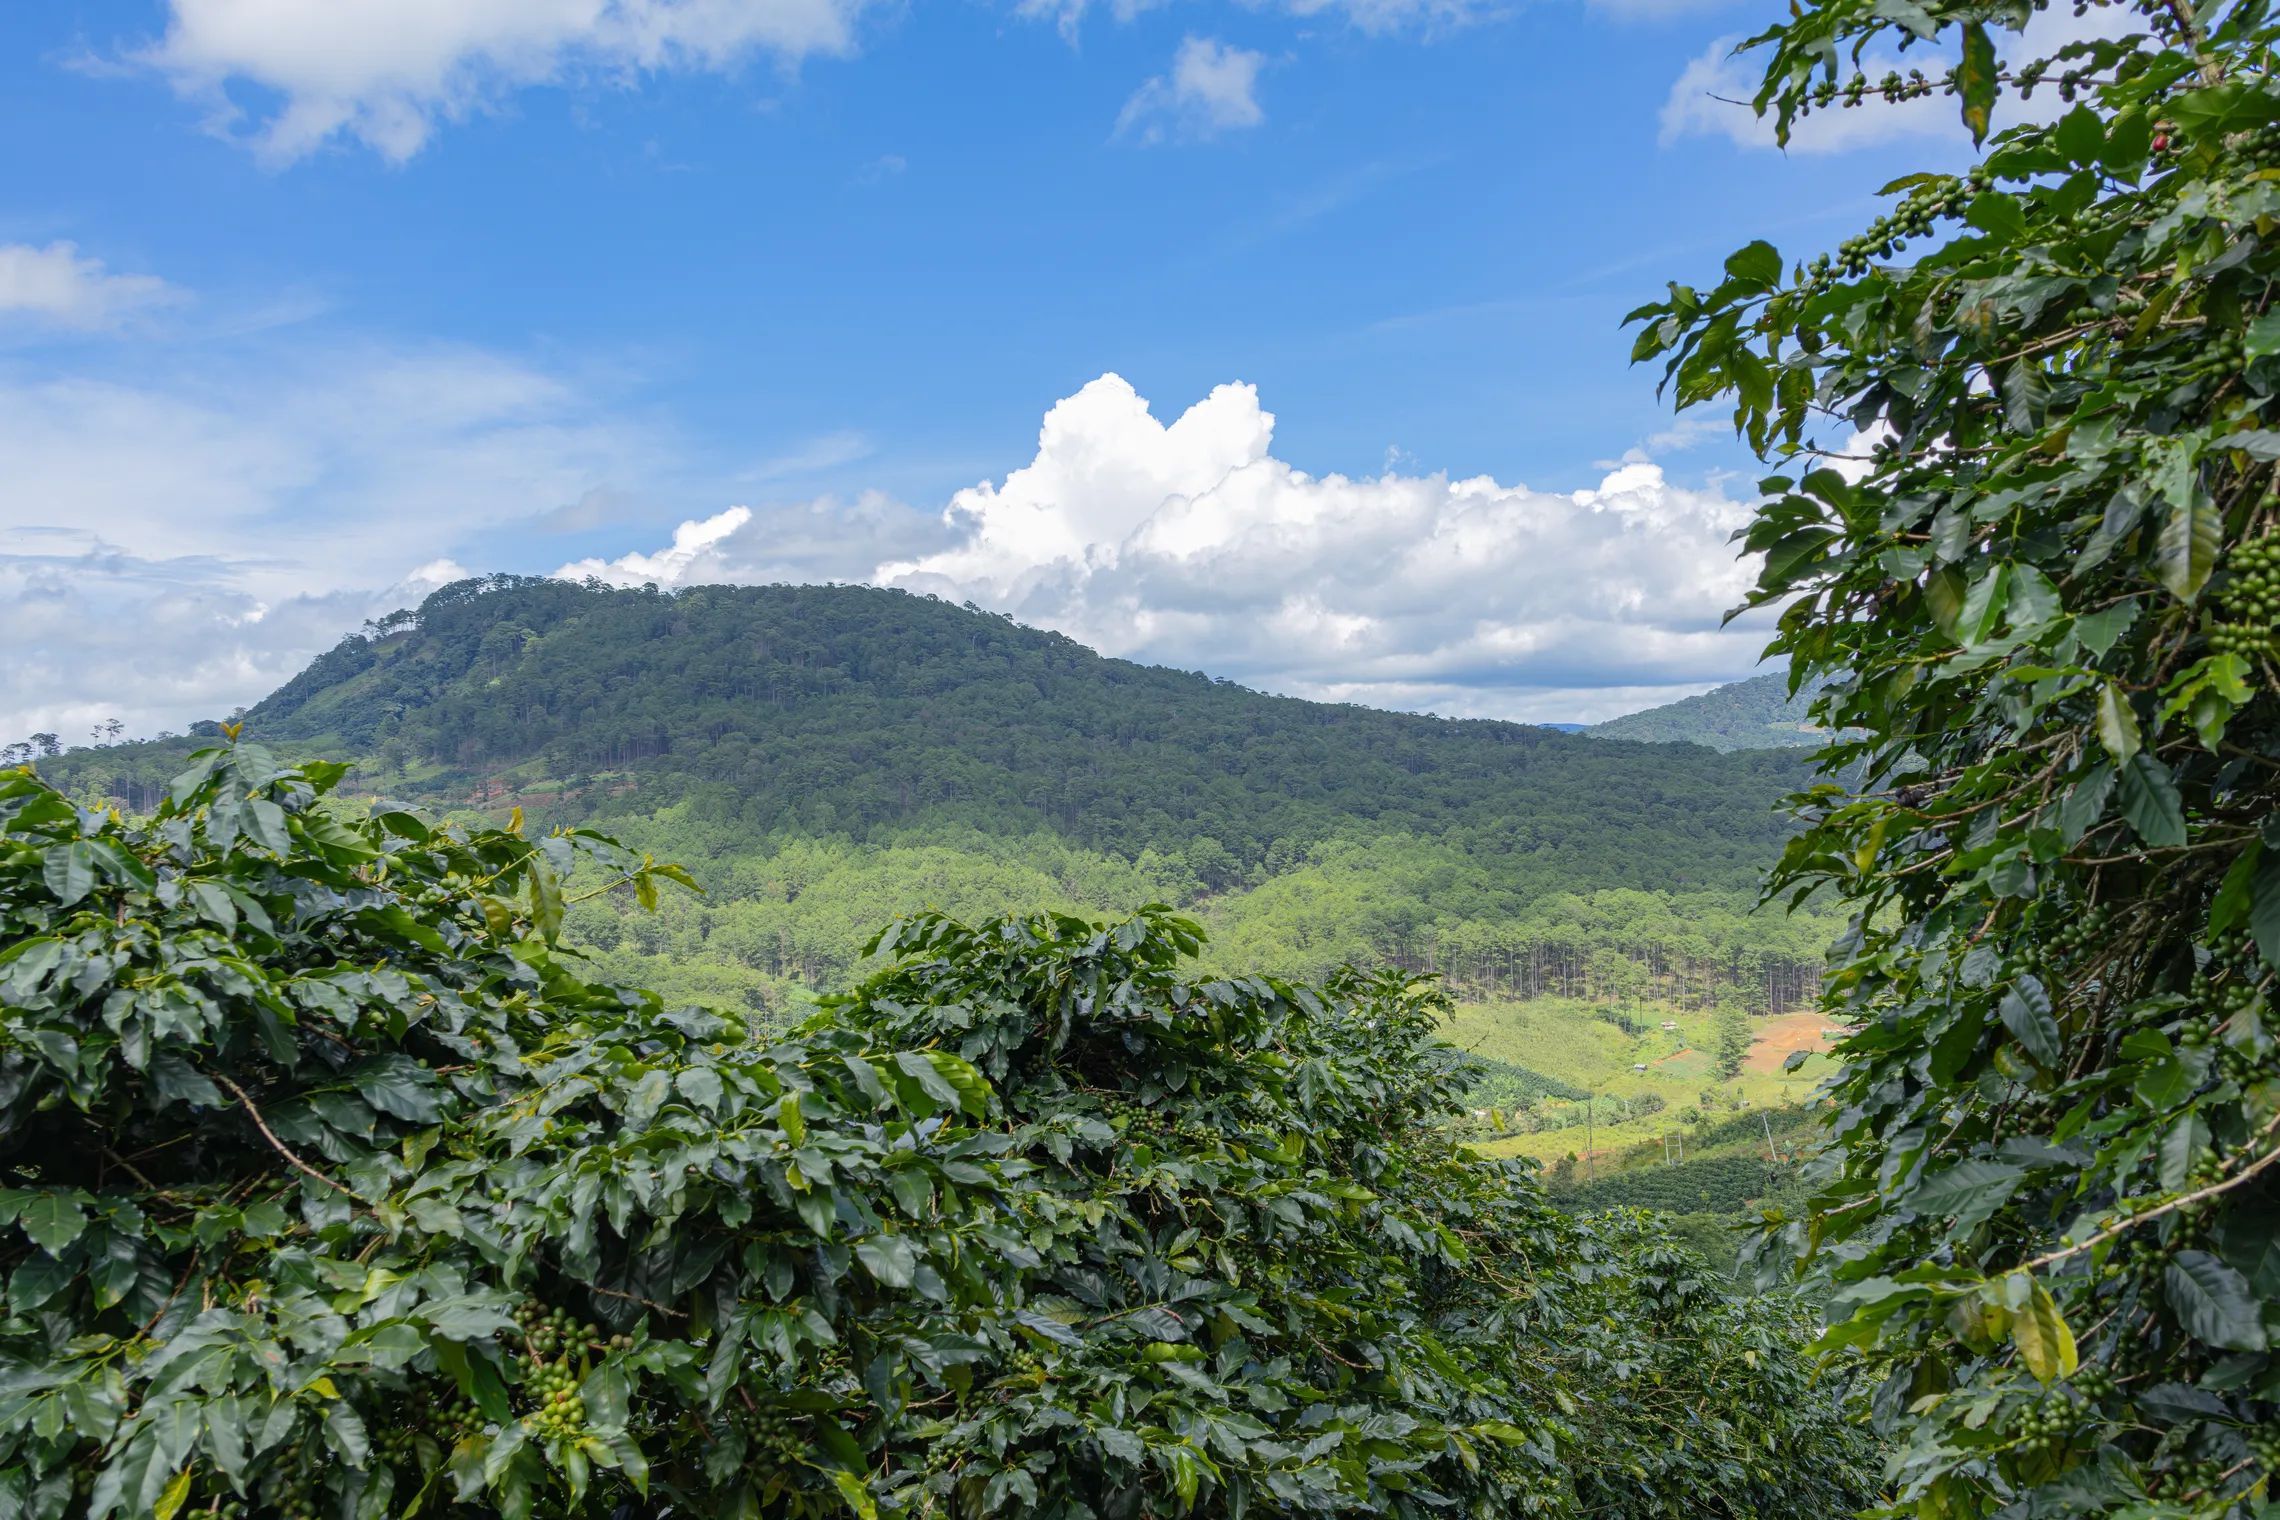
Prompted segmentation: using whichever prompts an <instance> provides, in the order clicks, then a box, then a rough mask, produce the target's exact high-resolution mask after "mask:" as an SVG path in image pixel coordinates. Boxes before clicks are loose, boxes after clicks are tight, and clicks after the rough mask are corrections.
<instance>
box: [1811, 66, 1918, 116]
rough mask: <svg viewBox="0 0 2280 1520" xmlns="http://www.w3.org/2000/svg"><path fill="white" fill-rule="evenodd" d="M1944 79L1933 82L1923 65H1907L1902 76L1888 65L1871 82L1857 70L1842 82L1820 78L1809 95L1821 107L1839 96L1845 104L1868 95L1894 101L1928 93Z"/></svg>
mask: <svg viewBox="0 0 2280 1520" xmlns="http://www.w3.org/2000/svg"><path fill="white" fill-rule="evenodd" d="M1945 83H1946V81H1945V80H1941V81H1938V82H1934V81H1933V80H1930V79H1926V78H1925V77H1924V71H1923V70H1922V69H1910V70H1909V71H1908V73H1907V75H1906V76H1905V77H1903V76H1902V75H1901V73H1900V71H1899V70H1898V69H1888V70H1886V71H1885V75H1884V77H1883V78H1882V79H1879V80H1876V81H1875V82H1873V83H1871V82H1870V80H1869V77H1868V76H1867V75H1866V74H1862V73H1858V72H1856V73H1855V74H1854V75H1853V77H1852V78H1850V79H1848V80H1846V81H1845V82H1844V83H1843V84H1838V83H1837V82H1836V81H1835V80H1833V79H1824V80H1822V81H1821V82H1820V83H1819V84H1817V85H1815V86H1814V87H1813V93H1812V94H1811V96H1810V97H1808V98H1809V99H1811V101H1812V102H1813V104H1814V105H1816V106H1820V107H1823V108H1826V107H1828V106H1832V105H1835V104H1836V103H1837V102H1838V101H1839V100H1842V101H1843V102H1844V103H1845V104H1846V105H1847V106H1857V105H1859V104H1861V103H1862V102H1863V101H1865V100H1867V99H1868V97H1869V96H1871V95H1876V96H1879V97H1881V98H1882V99H1884V100H1885V101H1887V102H1889V103H1891V104H1893V105H1897V104H1899V103H1900V102H1901V101H1903V100H1915V99H1917V98H1919V97H1921V96H1925V95H1929V94H1931V93H1932V92H1933V91H1934V90H1936V89H1939V88H1941V87H1942V85H1944V84H1945Z"/></svg>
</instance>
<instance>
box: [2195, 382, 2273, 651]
mask: <svg viewBox="0 0 2280 1520" xmlns="http://www.w3.org/2000/svg"><path fill="white" fill-rule="evenodd" d="M2236 341H2237V340H2236ZM2226 568H2227V569H2228V570H2229V571H2231V574H2230V575H2229V576H2228V577H2227V579H2226V581H2225V589H2224V604H2225V609H2226V611H2227V612H2229V613H2230V614H2231V616H2232V621H2230V622H2227V623H2217V624H2215V625H2213V626H2212V627H2211V628H2210V629H2209V647H2210V648H2211V649H2213V650H2215V651H2216V652H2217V653H2218V654H2237V655H2244V656H2251V657H2253V656H2255V655H2260V654H2262V655H2270V654H2271V653H2272V652H2273V643H2272V628H2273V624H2274V623H2275V622H2280V534H2266V535H2264V536H2263V537H2261V538H2252V539H2250V540H2248V541H2247V542H2246V543H2243V544H2241V545H2239V546H2237V547H2236V548H2235V549H2234V550H2233V552H2232V554H2231V556H2230V557H2229V558H2228V560H2227V562H2226Z"/></svg>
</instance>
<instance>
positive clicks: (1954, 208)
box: [1806, 165, 1993, 280]
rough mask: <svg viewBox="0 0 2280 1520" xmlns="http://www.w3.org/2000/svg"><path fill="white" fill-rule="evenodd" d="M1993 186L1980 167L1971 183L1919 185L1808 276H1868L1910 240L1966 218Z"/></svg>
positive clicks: (1950, 180) (1947, 178) (1947, 180)
mask: <svg viewBox="0 0 2280 1520" xmlns="http://www.w3.org/2000/svg"><path fill="white" fill-rule="evenodd" d="M1991 183H1993V180H1992V177H1991V176H1990V175H1989V174H1988V172H1987V169H1986V167H1985V166H1984V165H1981V166H1979V167H1977V168H1974V169H1973V170H1972V171H1971V177H1970V178H1968V179H1957V178H1956V177H1955V176H1954V175H1952V174H1944V175H1941V176H1940V177H1939V178H1938V179H1936V180H1933V181H1931V182H1930V183H1928V184H1923V185H1919V186H1917V187H1916V188H1915V189H1914V190H1913V191H1911V192H1909V194H1908V196H1907V198H1906V199H1904V200H1902V201H1901V202H1900V204H1899V205H1897V206H1894V207H1893V208H1892V210H1891V213H1890V214H1889V215H1886V216H1880V217H1878V218H1877V219H1876V220H1875V221H1873V222H1871V223H1869V224H1868V230H1867V231H1866V232H1863V233H1861V234H1860V235H1859V236H1857V237H1849V238H1846V239H1845V240H1844V241H1843V242H1842V243H1839V244H1838V245H1837V256H1836V258H1835V259H1833V260H1832V259H1831V258H1830V257H1829V256H1828V255H1827V254H1822V255H1821V256H1820V257H1819V258H1817V259H1815V260H1814V261H1813V262H1812V264H1810V265H1809V266H1807V270H1806V273H1807V274H1808V276H1810V277H1811V278H1813V279H1816V280H1819V279H1826V278H1827V277H1828V276H1829V275H1830V274H1831V273H1832V272H1834V273H1841V274H1844V275H1846V276H1858V275H1862V274H1866V273H1867V272H1868V266H1869V264H1870V263H1871V262H1872V261H1873V260H1876V259H1888V258H1890V257H1892V255H1893V254H1894V253H1895V252H1897V251H1898V250H1899V249H1900V248H1902V247H1903V246H1905V245H1906V244H1907V243H1908V241H1909V240H1910V239H1912V238H1920V237H1923V236H1924V235H1925V234H1927V233H1929V232H1930V231H1931V230H1932V229H1933V227H1935V226H1936V225H1938V223H1939V222H1940V221H1941V220H1942V219H1943V218H1947V217H1957V216H1961V215H1963V213H1964V211H1965V209H1966V208H1967V207H1968V206H1969V205H1970V204H1971V198H1972V197H1973V196H1974V195H1976V194H1977V193H1978V192H1980V191H1981V190H1984V189H1986V188H1987V186H1988V185H1989V184H1991Z"/></svg>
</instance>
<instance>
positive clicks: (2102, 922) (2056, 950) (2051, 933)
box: [2030, 905, 2114, 966]
mask: <svg viewBox="0 0 2280 1520" xmlns="http://www.w3.org/2000/svg"><path fill="white" fill-rule="evenodd" d="M2113 921H2114V910H2113V909H2111V908H2108V907H2105V906H2103V905H2100V906H2098V907H2095V908H2080V907H2077V908H2071V909H2069V910H2067V911H2066V914H2065V916H2064V917H2063V918H2060V919H2059V920H2058V921H2057V922H2056V923H2050V924H2048V925H2047V926H2046V925H2045V923H2044V921H2043V920H2040V919H2038V920H2037V927H2038V928H2042V929H2043V930H2044V932H2043V934H2042V936H2041V938H2040V939H2039V940H2037V942H2036V943H2035V946H2034V952H2033V954H2032V956H2031V957H2030V959H2031V960H2033V961H2039V962H2042V963H2044V964H2046V965H2051V966H2064V965H2068V964H2071V963H2072V962H2073V961H2075V960H2077V959H2079V958H2080V957H2082V956H2084V955H2091V954H2095V953H2096V952H2097V951H2098V950H2099V949H2101V948H2103V947H2104V945H2105V943H2106V930H2107V929H2108V928H2109V927H2110V926H2111V925H2112V923H2113Z"/></svg>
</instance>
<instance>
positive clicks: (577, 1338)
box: [515, 1299, 602, 1357]
mask: <svg viewBox="0 0 2280 1520" xmlns="http://www.w3.org/2000/svg"><path fill="white" fill-rule="evenodd" d="M515 1320H516V1322H517V1323H518V1324H520V1325H521V1326H522V1331H523V1338H524V1339H525V1340H527V1341H529V1342H530V1349H531V1350H532V1351H533V1352H535V1353H536V1354H538V1355H539V1356H541V1357H552V1356H556V1355H559V1354H561V1353H562V1352H565V1351H569V1350H573V1349H576V1348H578V1347H581V1346H585V1345H588V1344H591V1343H592V1342H595V1341H598V1340H600V1339H601V1337H602V1330H601V1326H599V1325H585V1324H580V1323H579V1322H578V1318H577V1316H575V1315H573V1314H572V1313H571V1312H570V1311H569V1310H567V1309H549V1308H547V1307H546V1305H544V1304H542V1303H539V1302H538V1301H537V1300H535V1299H524V1300H523V1302H522V1304H521V1306H520V1307H518V1308H517V1309H516V1310H515Z"/></svg>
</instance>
